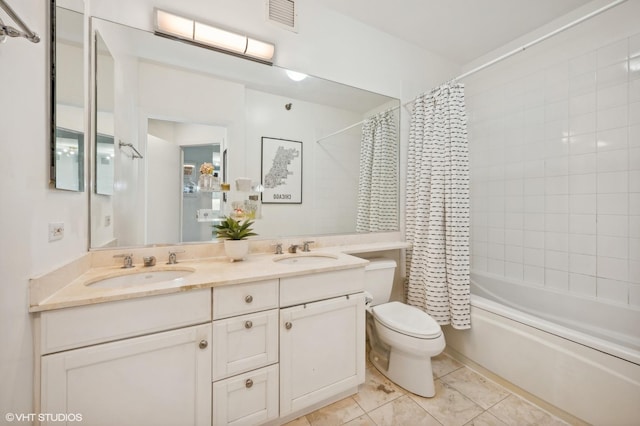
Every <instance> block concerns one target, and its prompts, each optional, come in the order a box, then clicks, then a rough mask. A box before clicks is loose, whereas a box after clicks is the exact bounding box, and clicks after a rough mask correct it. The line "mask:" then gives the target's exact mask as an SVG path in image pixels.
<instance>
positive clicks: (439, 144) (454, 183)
mask: <svg viewBox="0 0 640 426" xmlns="http://www.w3.org/2000/svg"><path fill="white" fill-rule="evenodd" d="M406 239H407V242H409V243H411V244H412V248H411V249H410V250H407V272H408V282H407V287H406V296H407V302H408V303H409V304H410V305H413V306H417V307H419V308H421V309H423V310H424V311H425V312H427V313H428V314H429V315H431V317H433V318H434V319H435V320H436V321H437V322H438V323H439V324H441V325H444V324H451V325H452V326H453V327H454V328H456V329H467V328H470V327H471V318H470V303H469V300H470V293H469V150H468V143H467V130H466V113H465V102H464V85H463V84H461V83H449V84H445V85H443V86H441V87H439V88H437V89H434V90H433V91H432V92H431V93H428V94H424V95H422V96H420V97H419V98H417V99H416V101H415V104H414V107H413V112H412V115H411V125H410V130H409V152H408V164H407V200H406Z"/></svg>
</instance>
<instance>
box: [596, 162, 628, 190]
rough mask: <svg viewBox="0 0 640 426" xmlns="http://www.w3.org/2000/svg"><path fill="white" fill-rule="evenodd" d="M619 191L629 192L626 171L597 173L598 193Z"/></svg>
mask: <svg viewBox="0 0 640 426" xmlns="http://www.w3.org/2000/svg"><path fill="white" fill-rule="evenodd" d="M620 152H623V153H624V152H625V151H620ZM619 192H625V193H626V192H629V173H628V172H626V171H625V172H608V173H598V194H605V193H619Z"/></svg>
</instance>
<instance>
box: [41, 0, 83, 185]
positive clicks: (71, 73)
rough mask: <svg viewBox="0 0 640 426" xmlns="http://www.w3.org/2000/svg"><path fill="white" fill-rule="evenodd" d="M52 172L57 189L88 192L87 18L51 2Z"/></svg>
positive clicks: (51, 178) (52, 178) (51, 175)
mask: <svg viewBox="0 0 640 426" xmlns="http://www.w3.org/2000/svg"><path fill="white" fill-rule="evenodd" d="M51 16H52V20H51V22H52V31H51V34H52V41H51V65H52V67H51V71H52V76H51V77H52V82H51V88H52V91H51V99H52V102H51V115H52V125H51V162H50V164H51V170H50V174H49V175H50V180H51V183H52V184H53V186H54V187H55V188H57V189H65V190H69V191H83V190H84V169H85V165H84V159H85V155H84V120H85V112H84V78H83V76H84V65H83V55H84V53H83V52H84V49H83V42H82V41H83V25H84V24H83V22H84V21H83V15H82V13H78V12H75V11H73V10H69V9H65V8H62V7H56V5H55V2H52V3H51Z"/></svg>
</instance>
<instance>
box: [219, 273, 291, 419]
mask: <svg viewBox="0 0 640 426" xmlns="http://www.w3.org/2000/svg"><path fill="white" fill-rule="evenodd" d="M277 308H278V280H277V279H274V280H267V281H259V282H255V283H246V284H237V285H233V286H224V287H216V288H214V289H213V318H214V321H213V354H212V355H213V425H216V426H217V425H234V426H239V425H258V424H262V423H265V422H268V421H272V420H275V419H277V418H278V387H279V378H278V364H277V363H278V313H279V311H278V309H277Z"/></svg>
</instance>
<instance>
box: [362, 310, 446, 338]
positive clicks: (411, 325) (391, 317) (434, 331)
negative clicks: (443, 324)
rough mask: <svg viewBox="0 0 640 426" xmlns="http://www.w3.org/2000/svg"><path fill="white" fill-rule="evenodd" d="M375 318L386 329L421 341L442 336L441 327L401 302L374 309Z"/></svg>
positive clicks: (424, 314) (422, 313)
mask: <svg viewBox="0 0 640 426" xmlns="http://www.w3.org/2000/svg"><path fill="white" fill-rule="evenodd" d="M373 315H374V317H375V318H376V319H377V320H378V321H379V322H380V323H381V324H382V325H384V326H385V327H387V328H390V329H392V330H394V331H397V332H398V333H402V334H406V335H408V336H411V337H416V338H419V339H435V338H437V337H439V336H440V335H441V334H442V329H441V328H440V325H439V324H438V323H437V322H436V321H435V320H434V319H433V318H431V317H430V316H429V314H427V313H426V312H423V311H421V310H420V309H418V308H416V307H414V306H409V305H405V304H404V303H400V302H389V303H384V304H382V305H378V306H374V307H373Z"/></svg>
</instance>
